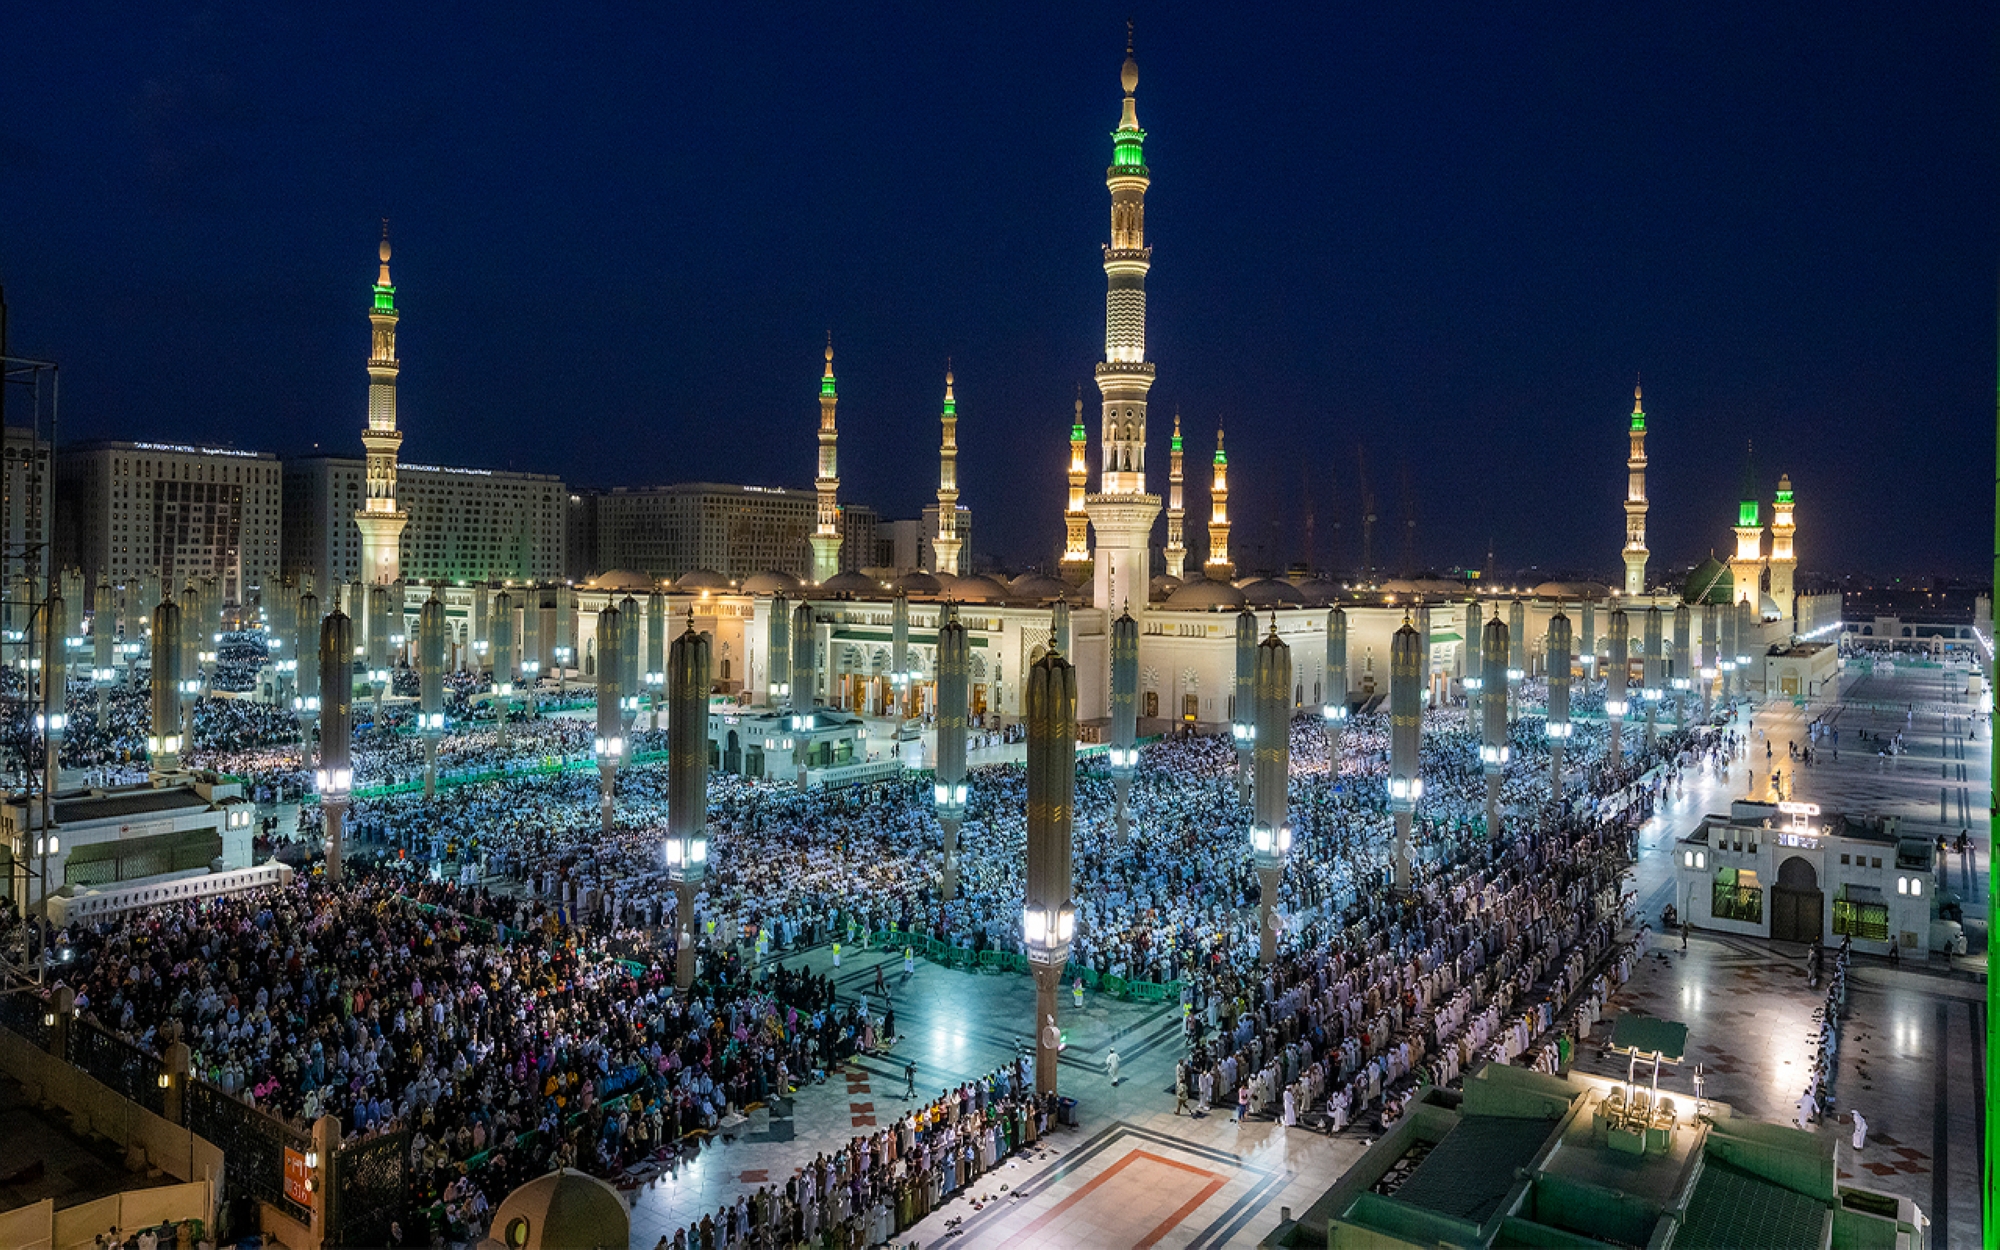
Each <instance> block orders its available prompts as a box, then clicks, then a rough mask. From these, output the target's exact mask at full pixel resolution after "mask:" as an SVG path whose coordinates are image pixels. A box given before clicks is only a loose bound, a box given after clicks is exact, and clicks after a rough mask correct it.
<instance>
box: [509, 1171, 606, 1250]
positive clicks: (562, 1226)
mask: <svg viewBox="0 0 2000 1250" xmlns="http://www.w3.org/2000/svg"><path fill="white" fill-rule="evenodd" d="M631 1237H632V1217H631V1215H630V1213H628V1212H627V1211H626V1210H625V1200H624V1199H622V1198H620V1197H619V1196H618V1191H617V1190H615V1189H613V1188H612V1187H611V1186H609V1185H607V1184H605V1183H604V1182H603V1181H601V1180H598V1179H597V1178H596V1177H594V1176H589V1175H586V1174H585V1173H582V1172H579V1171H577V1170H575V1169H574V1168H561V1169H558V1170H557V1171H554V1172H550V1173H549V1174H548V1175H547V1176H538V1177H536V1178H535V1179H534V1180H531V1181H529V1182H527V1183H526V1184H524V1185H522V1186H521V1187H520V1188H518V1189H516V1190H515V1191H514V1192H513V1193H511V1194H508V1195H507V1196H506V1197H505V1198H503V1199H501V1201H500V1205H499V1206H498V1207H495V1208H494V1210H493V1223H492V1224H491V1225H490V1226H489V1228H488V1231H487V1235H486V1240H484V1241H482V1242H481V1243H480V1247H481V1250H486V1248H487V1247H495V1248H496V1250H625V1246H626V1244H627V1243H628V1242H629V1241H630V1240H631Z"/></svg>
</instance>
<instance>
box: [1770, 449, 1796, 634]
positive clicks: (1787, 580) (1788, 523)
mask: <svg viewBox="0 0 2000 1250" xmlns="http://www.w3.org/2000/svg"><path fill="white" fill-rule="evenodd" d="M1797 532H1798V526H1797V525H1796V524H1795V523H1794V522H1793V520H1792V475H1791V474H1789V473H1780V474H1779V475H1778V496H1777V498H1776V499H1775V500H1774V501H1773V502H1772V504H1771V560H1770V564H1771V598H1772V599H1773V600H1775V601H1776V602H1777V605H1778V612H1779V613H1780V619H1782V620H1783V621H1784V622H1785V626H1786V627H1787V628H1791V627H1792V609H1793V607H1794V605H1795V603H1796V596H1795V594H1794V593H1793V590H1792V587H1793V584H1794V583H1793V576H1794V574H1796V573H1797V572H1798V568H1799V557H1798V554H1797V553H1796V552H1794V551H1793V550H1792V536H1793V535H1794V534H1796V533H1797Z"/></svg>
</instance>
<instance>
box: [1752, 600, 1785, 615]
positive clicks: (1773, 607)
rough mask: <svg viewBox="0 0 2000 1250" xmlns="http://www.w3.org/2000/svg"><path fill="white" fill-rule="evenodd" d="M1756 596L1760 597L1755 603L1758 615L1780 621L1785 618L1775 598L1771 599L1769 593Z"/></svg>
mask: <svg viewBox="0 0 2000 1250" xmlns="http://www.w3.org/2000/svg"><path fill="white" fill-rule="evenodd" d="M1758 598H1759V599H1760V602H1759V603H1758V604H1757V615H1758V616H1761V617H1763V618H1764V619H1765V620H1767V621H1781V620H1783V619H1785V614H1784V612H1783V611H1781V610H1780V609H1779V607H1778V601H1777V600H1776V599H1773V598H1772V597H1771V596H1769V595H1760V596H1758Z"/></svg>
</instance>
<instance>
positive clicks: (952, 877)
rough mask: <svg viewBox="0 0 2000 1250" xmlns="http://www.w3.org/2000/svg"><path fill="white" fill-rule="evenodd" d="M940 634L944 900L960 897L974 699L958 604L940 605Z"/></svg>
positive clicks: (938, 789)
mask: <svg viewBox="0 0 2000 1250" xmlns="http://www.w3.org/2000/svg"><path fill="white" fill-rule="evenodd" d="M939 616H940V618H941V619H940V621H939V624H938V634H937V639H938V640H937V781H936V784H935V785H934V787H933V788H932V796H931V797H932V798H933V799H934V800H935V801H936V803H937V813H938V826H939V827H940V829H942V831H943V833H944V882H943V886H942V892H943V894H944V897H945V901H947V902H949V901H951V900H952V899H954V898H957V897H958V826H959V822H960V821H962V820H964V819H965V784H966V783H965V777H966V771H965V734H966V714H967V706H968V704H969V703H970V701H971V698H972V652H971V649H970V646H969V644H968V641H967V636H966V632H965V626H964V625H962V624H960V623H959V619H958V606H957V605H956V604H950V603H947V604H945V605H944V607H943V608H941V609H939Z"/></svg>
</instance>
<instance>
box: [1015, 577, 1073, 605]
mask: <svg viewBox="0 0 2000 1250" xmlns="http://www.w3.org/2000/svg"><path fill="white" fill-rule="evenodd" d="M1007 593H1008V594H1009V595H1011V596H1012V597H1014V598H1016V599H1027V600H1029V601H1031V602H1034V603H1041V602H1043V601H1044V600H1051V599H1061V598H1064V597H1074V595H1073V592H1072V588H1071V586H1070V584H1069V583H1068V582H1066V581H1064V580H1062V579H1061V578H1060V577H1050V576H1049V575H1048V574H1047V573H1023V574H1021V575H1020V576H1019V577H1017V578H1015V579H1014V580H1013V582H1012V583H1011V584H1009V586H1008V587H1007Z"/></svg>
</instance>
